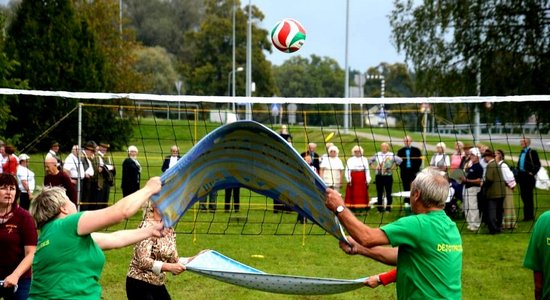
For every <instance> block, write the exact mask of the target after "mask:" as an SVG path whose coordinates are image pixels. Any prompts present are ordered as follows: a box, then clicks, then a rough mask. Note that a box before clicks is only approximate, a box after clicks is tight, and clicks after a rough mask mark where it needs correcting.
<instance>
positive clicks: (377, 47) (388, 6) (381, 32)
mask: <svg viewBox="0 0 550 300" xmlns="http://www.w3.org/2000/svg"><path fill="white" fill-rule="evenodd" d="M347 1H349V44H348V65H349V67H350V68H351V69H352V70H358V71H361V72H364V71H366V70H367V69H368V68H369V67H374V66H377V65H379V64H380V63H381V62H387V63H391V64H393V63H396V62H401V63H403V62H404V60H405V58H404V55H403V54H400V55H399V54H397V50H396V49H395V47H394V46H393V45H392V42H391V39H390V35H391V27H390V24H389V19H388V15H389V14H390V13H391V10H392V8H393V4H392V2H393V1H390V0H241V5H242V6H243V7H244V6H246V5H248V3H249V2H250V3H252V4H253V5H255V6H257V7H258V8H259V9H260V10H261V11H262V12H263V13H264V15H265V19H264V20H263V21H262V22H261V24H259V25H260V27H262V28H264V29H266V30H267V31H271V29H272V28H273V26H274V25H275V24H276V23H277V22H278V21H280V20H282V19H284V18H293V19H296V20H298V21H300V23H302V25H303V26H304V27H305V29H306V42H305V44H304V46H303V47H302V49H300V50H299V51H298V52H295V53H290V54H289V53H283V52H280V51H279V50H277V49H275V48H273V52H272V53H271V54H268V55H267V59H268V60H270V61H271V62H272V63H273V64H275V65H280V64H282V63H283V62H284V61H285V60H287V59H289V58H290V57H291V56H292V55H300V56H302V57H307V58H309V57H310V56H311V54H315V55H317V56H321V57H324V56H328V57H330V58H333V59H335V60H336V61H337V62H338V64H339V65H340V67H341V68H344V66H345V48H346V47H345V41H346V40H345V35H346V2H347ZM7 2H9V1H8V0H0V4H6V3H7Z"/></svg>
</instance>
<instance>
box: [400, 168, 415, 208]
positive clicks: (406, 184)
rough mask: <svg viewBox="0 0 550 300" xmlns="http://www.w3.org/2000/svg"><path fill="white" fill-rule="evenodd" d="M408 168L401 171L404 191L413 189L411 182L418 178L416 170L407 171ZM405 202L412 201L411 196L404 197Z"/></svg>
mask: <svg viewBox="0 0 550 300" xmlns="http://www.w3.org/2000/svg"><path fill="white" fill-rule="evenodd" d="M405 170H406V169H403V170H402V171H401V182H402V183H403V191H406V192H409V191H410V190H411V183H412V182H413V180H414V179H415V178H416V172H411V171H405ZM403 202H404V203H409V204H410V203H411V198H409V197H406V198H404V199H403Z"/></svg>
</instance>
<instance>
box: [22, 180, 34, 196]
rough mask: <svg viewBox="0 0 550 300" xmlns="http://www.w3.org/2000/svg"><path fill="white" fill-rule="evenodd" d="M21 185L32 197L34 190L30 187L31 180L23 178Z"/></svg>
mask: <svg viewBox="0 0 550 300" xmlns="http://www.w3.org/2000/svg"><path fill="white" fill-rule="evenodd" d="M21 185H22V186H23V187H24V188H25V190H26V191H27V194H28V195H29V198H32V191H31V190H30V189H29V182H28V181H27V180H26V179H22V180H21Z"/></svg>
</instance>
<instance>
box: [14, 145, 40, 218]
mask: <svg viewBox="0 0 550 300" xmlns="http://www.w3.org/2000/svg"><path fill="white" fill-rule="evenodd" d="M29 159H30V156H28V155H27V154H25V153H23V154H21V155H19V167H18V168H17V181H18V182H19V190H20V191H21V196H20V197H19V205H20V206H21V207H22V208H24V209H26V210H29V205H30V204H31V199H32V193H33V192H34V188H35V187H36V181H35V179H34V172H33V171H31V170H29Z"/></svg>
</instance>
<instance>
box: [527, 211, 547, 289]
mask: <svg viewBox="0 0 550 300" xmlns="http://www.w3.org/2000/svg"><path fill="white" fill-rule="evenodd" d="M523 266H525V267H526V268H529V269H531V270H533V271H534V272H542V299H550V211H547V212H545V213H543V214H542V215H541V216H540V217H539V219H538V220H537V223H536V224H535V227H534V229H533V233H532V234H531V239H530V240H529V246H527V253H525V259H524V261H523Z"/></svg>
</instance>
